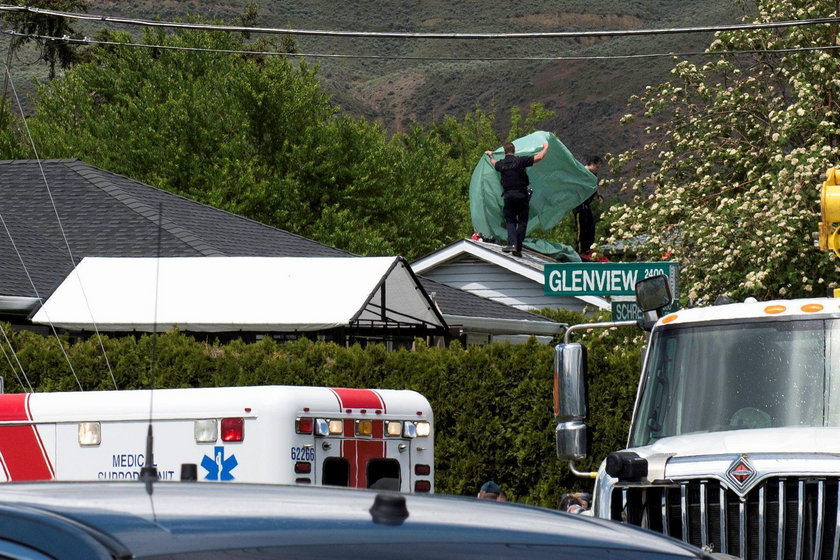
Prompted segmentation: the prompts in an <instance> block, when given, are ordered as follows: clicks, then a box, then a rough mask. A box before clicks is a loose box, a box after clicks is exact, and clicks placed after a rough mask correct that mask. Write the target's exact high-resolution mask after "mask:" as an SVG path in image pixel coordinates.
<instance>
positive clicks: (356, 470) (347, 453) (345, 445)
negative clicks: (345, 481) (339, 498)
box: [341, 439, 385, 488]
mask: <svg viewBox="0 0 840 560" xmlns="http://www.w3.org/2000/svg"><path fill="white" fill-rule="evenodd" d="M341 456H342V457H344V458H345V459H347V462H348V463H349V464H350V486H351V487H353V488H367V486H368V484H367V472H365V465H367V464H368V462H369V461H370V460H371V459H382V458H383V457H385V442H384V441H381V440H380V441H371V440H358V439H346V440H343V441H342V442H341Z"/></svg>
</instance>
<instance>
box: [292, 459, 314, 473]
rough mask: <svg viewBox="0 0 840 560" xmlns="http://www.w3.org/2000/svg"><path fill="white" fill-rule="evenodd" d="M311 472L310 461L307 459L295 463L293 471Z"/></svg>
mask: <svg viewBox="0 0 840 560" xmlns="http://www.w3.org/2000/svg"><path fill="white" fill-rule="evenodd" d="M311 472H312V463H309V462H307V461H298V462H296V463H295V473H297V474H309V473H311Z"/></svg>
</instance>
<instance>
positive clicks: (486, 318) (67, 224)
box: [0, 159, 561, 334]
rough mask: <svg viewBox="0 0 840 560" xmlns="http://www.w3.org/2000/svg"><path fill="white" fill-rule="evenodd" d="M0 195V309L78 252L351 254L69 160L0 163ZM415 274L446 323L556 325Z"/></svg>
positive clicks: (34, 294)
mask: <svg viewBox="0 0 840 560" xmlns="http://www.w3.org/2000/svg"><path fill="white" fill-rule="evenodd" d="M42 170H43V175H42ZM46 185H49V191H48V190H47V187H46ZM50 196H52V199H53V200H54V201H55V208H56V209H57V214H58V216H59V217H60V218H61V224H62V227H63V230H64V235H63V234H62V231H61V228H59V226H58V220H57V219H56V210H54V209H53V204H52V202H51V201H50ZM0 197H2V198H0V200H3V203H2V205H0V313H3V312H18V313H21V312H24V313H28V312H29V311H30V310H32V309H33V307H35V306H36V305H37V303H38V301H39V300H38V298H39V297H40V298H44V299H46V298H47V296H49V295H50V294H51V293H52V292H53V290H54V289H55V288H56V287H57V286H58V285H59V284H60V283H61V282H62V281H63V280H64V279H65V277H67V275H68V273H69V272H71V270H72V269H73V266H74V265H75V264H76V263H78V262H79V261H81V260H82V258H83V257H155V256H157V255H158V254H160V256H162V257H202V256H228V257H242V256H259V257H336V258H343V257H355V255H353V254H351V253H348V252H345V251H342V250H339V249H335V248H333V247H329V246H327V245H324V244H321V243H318V242H316V241H312V240H311V239H307V238H305V237H301V236H299V235H295V234H293V233H289V232H287V231H284V230H281V229H277V228H273V227H270V226H267V225H265V224H261V223H259V222H255V221H253V220H250V219H247V218H244V217H242V216H237V215H235V214H231V213H229V212H225V211H223V210H219V209H216V208H213V207H211V206H207V205H205V204H201V203H198V202H195V201H193V200H189V199H187V198H184V197H181V196H178V195H174V194H172V193H169V192H167V191H164V190H161V189H158V188H155V187H152V186H150V185H147V184H145V183H141V182H139V181H136V180H133V179H130V178H127V177H124V176H122V175H118V174H115V173H111V172H108V171H104V170H102V169H98V168H96V167H94V166H92V165H89V164H87V163H84V162H82V161H79V160H77V159H61V160H42V161H40V162H39V161H37V160H5V161H3V160H0ZM161 204H163V220H162V224H161V227H160V228H158V209H159V207H160V205H161ZM159 230H160V233H161V242H160V250H159V253H158V247H157V245H158V243H157V241H158V232H159ZM65 235H66V238H67V241H68V243H69V245H70V249H71V251H72V255H73V258H72V259H71V257H70V253H69V252H68V250H67V247H66V246H65V243H64V237H65ZM21 261H23V263H24V264H25V268H24V265H23V264H21ZM30 277H31V282H30ZM419 280H420V282H421V284H422V285H423V286H424V287H425V288H426V291H427V292H435V293H436V302H437V304H438V306H439V307H440V310H441V312H442V313H443V315H444V317H451V318H452V319H454V322H453V324H459V325H464V324H467V323H471V322H472V323H475V322H479V323H481V324H482V326H483V327H485V328H490V327H493V328H496V327H498V326H499V325H498V324H499V323H500V322H501V324H502V325H503V326H505V325H507V326H509V327H510V330H515V331H516V332H533V333H534V334H541V333H543V332H546V331H551V332H556V330H557V329H558V326H561V325H560V324H559V323H556V322H554V321H550V320H549V319H547V318H545V317H543V316H541V315H536V314H533V313H529V312H526V311H521V310H518V309H515V308H512V307H509V306H506V305H503V304H500V303H496V302H493V301H489V300H487V299H485V298H482V297H479V296H476V295H474V294H470V293H469V292H465V291H462V290H458V289H457V288H452V287H450V286H446V285H444V284H440V283H438V282H435V281H433V280H430V279H427V278H419ZM33 284H34V286H35V287H34V288H33ZM523 328H524V330H523ZM502 330H506V329H502Z"/></svg>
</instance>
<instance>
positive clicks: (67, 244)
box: [3, 64, 119, 391]
mask: <svg viewBox="0 0 840 560" xmlns="http://www.w3.org/2000/svg"><path fill="white" fill-rule="evenodd" d="M6 75H7V77H8V78H9V84H10V85H11V87H12V93H13V94H14V97H15V101H16V102H17V106H18V109H19V110H20V116H21V119H22V122H23V128H24V130H25V131H26V136H27V138H28V139H29V143H30V145H31V146H32V153H33V154H34V155H35V160H36V161H37V162H38V169H39V170H40V171H41V178H42V179H43V180H44V186H45V187H46V190H47V195H48V197H49V199H50V203H51V204H52V209H53V212H54V213H55V218H56V221H57V222H58V229H59V231H61V236H62V238H63V239H64V245H65V247H66V248H67V253H68V254H69V256H70V265H71V266H72V267H73V270H72V274H75V275H76V280H77V281H78V282H79V287H80V288H81V290H82V296H83V297H84V300H85V305H86V306H87V310H88V313H89V314H90V316H91V321H92V322H93V329H94V331H95V332H96V336H97V338H98V339H99V346H100V348H101V349H102V355H103V356H104V357H105V364H106V366H107V367H108V373H110V374H111V381H112V382H113V383H114V388H115V389H119V387H118V386H117V380H116V378H115V377H114V370H113V369H112V368H111V362H110V361H109V360H108V353H107V352H106V351H105V344H104V343H103V341H102V335H101V334H100V333H99V328H98V327H97V326H96V321H95V320H94V319H93V311H92V310H91V308H90V302H89V301H88V297H87V292H85V288H84V284H83V283H82V279H81V277H80V276H79V272H78V269H77V267H76V261H75V259H74V258H73V251H72V250H71V249H70V242H69V241H68V240H67V234H66V233H65V231H64V226H63V225H62V223H61V217H60V216H59V214H58V207H57V206H56V204H55V199H54V198H53V195H52V190H51V189H50V183H49V181H47V175H46V173H44V166H43V165H42V164H41V157H40V156H39V155H38V150H37V148H36V147H35V140H34V139H33V138H32V133H31V132H30V130H29V123H28V122H27V120H26V113H25V112H24V110H23V104H22V103H21V102H20V98H19V97H18V93H17V89H16V88H15V84H14V80H13V79H12V74H11V71H10V70H9V66H8V64H7V65H6ZM3 225H4V227H5V222H4V223H3ZM6 231H7V232H8V229H7V230H6ZM11 237H12V236H11V232H9V238H10V239H11ZM12 243H14V241H12ZM15 251H17V248H15ZM18 258H19V259H20V263H21V265H22V266H23V267H24V270H26V276H27V277H28V278H29V282H30V283H31V284H32V289H33V290H34V291H35V295H36V297H38V299H39V300H41V301H43V300H42V299H41V296H40V294H38V290H37V288H36V287H35V284H34V282H32V277H31V276H30V275H29V271H28V270H27V269H26V264H25V263H24V262H23V258H22V257H21V255H20V253H19V252H18ZM45 313H46V312H45ZM47 321H49V323H50V328H51V329H52V332H53V335H54V336H55V339H56V340H57V341H58V347H59V348H60V349H61V352H62V354H64V358H65V360H67V365H68V366H69V367H70V371H71V372H72V373H73V377H74V378H75V380H76V384H77V385H78V386H79V390H80V391H84V388H83V387H82V382H81V380H80V379H79V376H78V375H77V374H76V369H75V368H74V367H73V362H72V361H71V360H70V356H69V355H68V354H67V351H66V350H65V349H64V344H63V343H62V342H61V339H60V338H59V336H58V332H57V331H56V329H55V325H53V323H52V320H51V319H50V318H49V314H47Z"/></svg>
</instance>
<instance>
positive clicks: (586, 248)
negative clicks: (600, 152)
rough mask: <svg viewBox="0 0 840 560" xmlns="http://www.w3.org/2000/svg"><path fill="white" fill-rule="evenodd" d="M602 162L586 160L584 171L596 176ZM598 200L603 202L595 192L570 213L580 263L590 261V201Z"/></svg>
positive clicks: (592, 222) (592, 239) (592, 231)
mask: <svg viewBox="0 0 840 560" xmlns="http://www.w3.org/2000/svg"><path fill="white" fill-rule="evenodd" d="M602 164H603V160H602V159H601V158H600V157H598V156H592V157H590V158H589V159H588V160H586V169H588V170H589V172H590V173H592V174H593V175H595V177H597V176H598V171H600V170H601V165H602ZM595 198H598V200H601V201H603V198H602V197H601V195H600V194H599V193H598V191H597V190H596V191H595V192H594V193H592V196H590V197H589V198H587V199H586V200H584V201H583V202H581V203H580V204H579V205H578V206H577V207H575V209H574V210H572V213H573V214H574V216H575V231H576V233H577V235H576V236H575V250H576V251H577V252H578V254H579V255H580V259H581V260H582V261H590V260H592V244H593V243H594V242H595V217H594V216H593V214H592V201H593V200H595Z"/></svg>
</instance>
